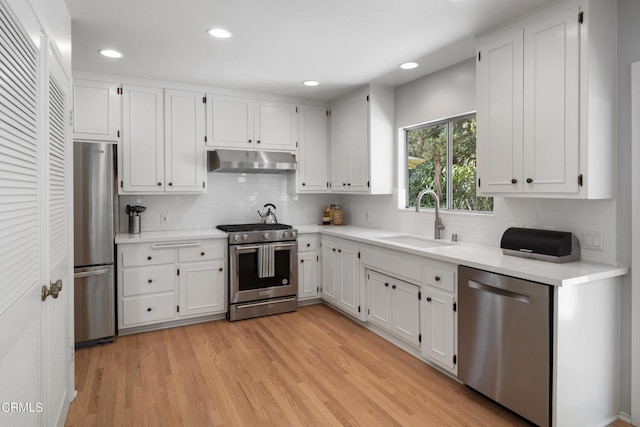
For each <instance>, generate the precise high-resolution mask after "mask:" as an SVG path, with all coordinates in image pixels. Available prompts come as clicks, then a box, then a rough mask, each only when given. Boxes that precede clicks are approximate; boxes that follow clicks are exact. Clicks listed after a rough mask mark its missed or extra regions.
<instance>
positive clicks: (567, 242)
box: [500, 227, 580, 263]
mask: <svg viewBox="0 0 640 427" xmlns="http://www.w3.org/2000/svg"><path fill="white" fill-rule="evenodd" d="M500 247H501V248H502V253H504V254H505V255H513V256H518V257H523V258H533V259H537V260H541V261H549V262H555V263H563V262H569V261H577V260H579V259H580V243H579V242H578V239H577V238H576V236H574V235H573V233H569V232H566V231H552V230H538V229H535V228H518V227H511V228H508V229H507V230H506V231H505V232H504V234H503V235H502V239H501V241H500Z"/></svg>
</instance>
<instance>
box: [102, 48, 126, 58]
mask: <svg viewBox="0 0 640 427" xmlns="http://www.w3.org/2000/svg"><path fill="white" fill-rule="evenodd" d="M98 53H99V54H100V55H102V56H106V57H107V58H116V59H117V58H122V54H121V53H120V52H118V51H117V50H113V49H100V50H99V51H98Z"/></svg>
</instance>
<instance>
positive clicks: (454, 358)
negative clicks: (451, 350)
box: [453, 354, 458, 365]
mask: <svg viewBox="0 0 640 427" xmlns="http://www.w3.org/2000/svg"><path fill="white" fill-rule="evenodd" d="M456 363H458V356H456V355H455V354H454V355H453V364H454V365H455V364H456Z"/></svg>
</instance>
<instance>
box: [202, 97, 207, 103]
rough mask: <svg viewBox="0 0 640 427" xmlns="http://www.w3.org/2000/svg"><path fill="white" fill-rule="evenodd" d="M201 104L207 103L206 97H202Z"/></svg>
mask: <svg viewBox="0 0 640 427" xmlns="http://www.w3.org/2000/svg"><path fill="white" fill-rule="evenodd" d="M202 103H203V104H206V103H207V97H206V96H203V97H202Z"/></svg>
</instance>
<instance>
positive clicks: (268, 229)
mask: <svg viewBox="0 0 640 427" xmlns="http://www.w3.org/2000/svg"><path fill="white" fill-rule="evenodd" d="M217 228H218V229H220V230H222V231H225V232H227V233H228V235H229V237H228V242H229V269H228V270H229V311H228V312H227V318H228V319H229V320H230V321H235V320H242V319H249V318H252V317H259V316H266V315H269V314H279V313H286V312H289V311H296V310H297V309H298V242H297V237H298V231H297V230H296V229H294V228H293V227H292V226H290V225H286V224H262V223H259V224H229V225H219V226H218V227H217Z"/></svg>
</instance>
